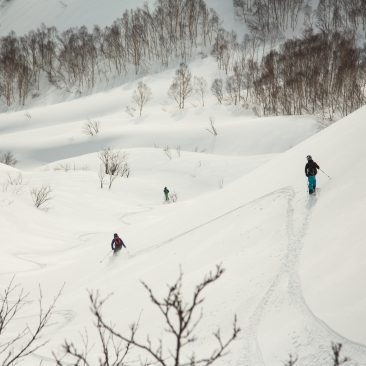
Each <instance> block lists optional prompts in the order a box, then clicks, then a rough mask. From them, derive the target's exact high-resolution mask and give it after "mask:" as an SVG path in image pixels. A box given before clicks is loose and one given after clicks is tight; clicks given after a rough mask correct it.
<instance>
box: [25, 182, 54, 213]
mask: <svg viewBox="0 0 366 366" xmlns="http://www.w3.org/2000/svg"><path fill="white" fill-rule="evenodd" d="M51 193H52V189H51V187H50V186H48V185H47V186H46V185H42V186H41V187H35V188H32V189H31V191H30V194H31V197H32V200H33V204H34V206H35V207H37V208H40V207H41V206H44V205H45V204H46V203H47V202H49V201H50V200H51V199H52V197H51ZM42 208H44V207H42Z"/></svg>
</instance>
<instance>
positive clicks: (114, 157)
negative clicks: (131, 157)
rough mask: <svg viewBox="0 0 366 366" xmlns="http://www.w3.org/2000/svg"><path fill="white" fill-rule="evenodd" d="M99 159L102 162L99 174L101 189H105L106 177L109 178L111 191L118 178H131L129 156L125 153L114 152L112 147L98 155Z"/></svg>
mask: <svg viewBox="0 0 366 366" xmlns="http://www.w3.org/2000/svg"><path fill="white" fill-rule="evenodd" d="M98 157H99V160H100V161H101V162H102V165H101V167H100V170H99V173H98V176H99V181H100V186H101V188H103V185H104V179H105V177H106V176H108V178H109V183H108V188H109V189H111V187H112V184H113V182H114V181H115V180H116V178H117V177H127V178H128V177H129V176H130V167H129V166H128V163H127V155H126V154H125V153H121V152H120V151H112V150H111V148H110V147H107V148H105V149H104V150H103V151H101V152H100V153H99V154H98Z"/></svg>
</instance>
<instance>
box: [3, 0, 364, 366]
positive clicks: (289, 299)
mask: <svg viewBox="0 0 366 366" xmlns="http://www.w3.org/2000/svg"><path fill="white" fill-rule="evenodd" d="M141 3H142V2H141ZM139 4H140V2H138V1H116V0H113V1H112V0H110V2H109V7H108V8H107V7H106V6H105V4H104V3H103V4H102V2H100V1H94V0H93V1H91V0H88V1H84V0H80V1H71V0H63V1H53V0H52V1H51V0H48V1H41V0H37V1H32V5H33V6H30V2H29V1H25V0H24V1H23V0H12V1H10V2H6V4H3V6H2V7H1V8H0V11H1V14H0V23H1V27H0V33H1V34H6V33H7V32H8V31H9V30H10V28H11V27H14V29H15V30H16V31H17V32H19V33H22V32H25V31H28V30H29V29H31V28H32V27H35V26H37V25H39V24H40V23H41V22H46V21H48V22H49V23H48V24H54V25H56V26H58V27H60V28H61V27H65V28H67V27H69V26H73V25H80V24H86V25H88V26H91V25H92V24H94V23H95V22H98V24H100V25H104V24H107V23H110V22H111V21H112V20H113V17H114V16H115V14H116V13H121V12H122V11H123V10H124V9H126V8H128V7H130V6H135V5H139ZM208 4H209V6H213V7H215V8H216V9H217V11H218V13H219V14H220V16H222V17H223V18H224V21H225V22H227V23H228V24H230V22H233V19H234V18H233V13H232V5H231V2H230V5H227V4H226V5H225V2H224V1H219V0H210V1H208ZM24 9H26V10H24ZM40 9H43V11H40ZM22 16H24V17H23V18H22ZM189 66H190V69H191V71H192V74H193V75H199V76H204V77H205V78H206V79H207V80H209V81H212V80H213V79H214V78H216V77H219V76H220V75H221V74H222V73H223V72H224V71H218V70H217V68H216V64H215V62H214V60H213V59H211V58H210V57H206V58H203V59H198V60H196V61H194V62H192V63H191V64H190V65H189ZM174 71H175V70H173V69H170V70H167V71H164V72H160V73H156V74H154V75H148V76H146V77H145V78H144V79H143V81H144V82H146V83H147V84H148V85H149V87H150V88H151V90H152V99H151V100H150V101H149V103H148V104H147V105H146V107H145V108H144V110H143V114H142V117H141V118H139V117H138V116H137V113H135V114H134V115H133V116H132V115H131V112H129V113H128V112H127V111H126V107H130V106H131V96H132V93H133V90H135V89H136V86H137V81H136V82H135V81H131V82H128V83H125V84H123V85H120V86H118V87H115V88H113V89H110V90H108V91H103V92H99V93H95V94H93V95H90V96H88V97H83V98H79V99H75V100H67V97H65V100H64V101H63V102H62V103H58V104H52V102H53V100H54V99H53V95H45V96H42V97H41V98H40V100H38V101H37V103H36V104H35V105H34V106H33V108H29V109H26V110H23V111H18V112H8V113H3V114H0V152H3V151H10V152H12V153H13V154H14V156H15V158H16V159H18V160H19V162H18V164H17V165H16V166H15V167H14V168H13V167H10V166H7V165H3V164H0V253H1V255H0V290H2V289H4V287H5V286H6V285H7V284H8V283H9V281H10V280H11V278H12V277H13V276H14V275H15V282H16V283H19V284H20V285H21V286H22V287H24V289H25V290H26V291H29V292H30V297H31V299H32V300H34V301H33V302H31V303H29V304H28V306H26V307H25V308H24V314H23V316H22V317H21V318H17V319H16V321H15V324H14V328H12V329H11V330H12V334H16V332H17V330H18V329H21V327H22V326H24V324H25V323H28V321H30V322H31V321H32V320H34V319H35V318H36V314H37V302H36V300H37V297H38V286H40V287H41V288H42V292H43V297H44V301H45V303H49V302H50V301H51V300H52V298H53V296H54V295H55V294H56V293H57V291H58V289H60V288H61V287H62V286H64V288H63V291H62V295H61V297H60V299H59V300H58V302H57V305H56V311H55V314H54V316H53V318H52V321H51V323H50V325H49V327H47V330H46V334H45V336H46V338H48V339H50V342H49V343H48V344H47V345H46V346H45V347H43V348H42V349H40V350H38V351H37V352H36V354H35V355H34V356H32V357H31V358H30V359H27V361H26V362H25V364H26V365H27V366H32V365H38V364H39V361H40V360H42V361H43V364H44V365H51V364H54V361H53V356H52V352H56V353H59V352H60V346H61V344H62V342H63V340H64V339H65V338H67V339H68V340H73V341H75V343H76V344H80V342H81V341H80V332H82V331H83V330H84V328H86V329H87V330H88V332H89V337H90V344H93V343H94V341H95V339H96V335H95V334H94V333H93V331H95V329H94V330H93V325H92V319H91V314H90V313H89V310H88V309H89V304H88V293H87V290H93V289H95V290H96V289H98V290H99V291H100V292H101V293H102V294H103V295H108V294H110V293H113V296H111V298H110V299H109V301H108V303H107V305H106V307H105V315H106V317H107V318H108V319H110V320H111V321H112V322H113V323H114V324H115V325H116V327H117V328H118V329H126V327H127V326H128V325H129V324H130V323H131V322H133V321H135V320H137V319H140V329H139V337H140V338H139V339H142V340H143V339H145V335H146V334H150V336H151V338H152V339H154V340H155V339H156V338H159V337H160V336H161V335H162V331H163V330H162V328H163V327H162V322H161V320H160V318H159V314H157V313H156V310H155V309H154V307H153V306H152V304H151V301H150V299H149V297H148V294H147V292H146V290H145V289H144V288H143V286H141V283H140V281H141V280H142V281H145V282H147V283H148V284H149V285H150V286H151V287H152V288H153V289H154V291H156V292H157V293H158V294H159V295H161V294H163V293H164V291H165V289H166V288H165V286H164V285H165V283H172V282H174V281H175V280H176V278H177V277H178V276H179V271H180V268H181V269H182V271H183V272H184V283H185V286H186V287H185V288H184V293H185V294H189V293H190V291H189V290H191V289H192V288H193V287H194V285H195V284H197V283H198V282H199V281H200V280H201V279H202V277H203V276H204V274H206V273H207V272H209V271H210V270H213V269H214V268H215V265H217V264H222V266H223V267H224V268H225V269H226V271H225V274H224V275H223V277H222V278H221V279H220V280H219V281H218V282H217V283H215V284H214V285H212V287H211V288H210V289H209V290H208V291H207V293H205V298H206V301H205V302H204V305H203V319H202V322H201V323H200V326H199V328H198V334H199V335H200V336H201V338H200V339H199V341H198V342H197V344H196V345H195V346H196V349H197V352H198V353H199V354H200V353H201V352H205V351H207V350H209V349H211V348H212V347H214V345H215V340H214V339H213V338H212V337H211V336H210V335H211V333H212V332H213V331H215V329H216V328H217V327H220V328H221V330H222V333H223V334H224V335H227V334H228V333H229V332H230V330H231V326H232V323H231V321H232V319H233V316H234V314H237V316H238V324H239V326H240V327H241V329H242V331H241V333H240V334H239V338H238V340H236V341H235V342H234V343H232V346H231V347H230V352H229V353H228V355H227V356H226V357H225V358H223V359H221V360H219V361H218V362H217V365H235V366H244V365H256V366H257V365H266V366H272V365H273V366H274V365H280V364H282V363H283V361H285V360H286V358H287V355H288V354H289V353H291V354H294V355H297V356H298V357H299V360H298V363H297V364H296V365H300V366H305V365H306V366H315V365H320V364H321V365H331V364H332V360H331V354H330V345H331V342H340V343H342V344H343V345H344V349H343V350H342V353H343V355H344V356H349V357H351V359H352V361H351V364H353V363H354V364H355V363H357V364H358V365H366V346H365V345H366V338H365V334H364V329H365V321H366V316H365V311H364V309H365V301H366V300H365V298H364V294H363V286H362V279H363V275H364V271H365V270H364V268H365V263H364V262H365V260H364V254H365V249H364V248H363V246H362V244H363V238H364V237H365V234H366V228H365V225H364V222H363V221H364V219H363V218H364V211H365V208H366V191H365V188H364V187H365V183H366V178H365V177H366V176H365V173H364V169H363V168H364V166H365V165H366V151H365V150H366V147H365V144H364V136H365V133H366V130H365V123H364V120H365V118H366V107H364V108H362V109H360V110H358V111H356V112H355V113H353V114H351V115H349V116H348V117H347V118H344V119H343V120H341V121H339V122H337V123H334V124H333V125H332V126H330V127H328V128H323V127H324V126H322V125H321V124H319V122H318V121H317V119H316V118H315V117H313V116H287V117H281V116H278V117H267V118H259V117H257V116H255V114H254V113H253V112H252V111H250V110H243V109H242V108H240V107H235V106H227V105H224V104H223V105H221V104H218V102H217V100H216V98H214V97H213V96H212V95H209V94H207V95H206V97H205V105H204V106H202V103H201V101H200V99H199V97H198V96H197V95H193V96H191V97H190V98H189V99H188V100H187V104H186V108H185V109H184V110H178V109H177V106H176V104H175V103H174V101H173V100H172V99H171V98H169V97H168V95H167V90H168V88H169V85H170V83H171V80H172V78H173V76H174ZM210 120H211V121H213V126H214V128H215V130H216V131H217V135H215V134H214V133H213V129H212V128H213V127H212V126H211V125H210ZM88 121H97V122H99V133H97V134H96V135H94V136H87V135H86V134H85V133H84V132H83V130H84V128H85V125H86V124H87V123H88ZM108 147H109V148H111V149H114V151H120V152H121V153H125V154H126V159H127V162H128V164H129V167H130V175H129V177H128V178H127V177H123V178H118V179H117V180H116V181H115V182H114V183H113V185H112V188H111V189H110V190H109V189H108V188H106V187H104V189H101V188H100V177H99V172H100V160H99V158H98V153H99V152H100V151H101V150H102V149H105V148H108ZM308 154H311V155H313V157H314V159H315V160H316V161H317V163H318V164H319V165H320V167H321V168H322V169H323V170H324V172H325V173H326V174H325V173H322V172H319V175H318V188H319V189H318V191H317V193H316V195H312V196H309V195H308V192H307V186H306V177H305V175H304V165H305V162H306V159H305V157H306V155H308ZM328 175H329V176H328ZM42 185H43V186H49V187H50V188H51V189H52V192H51V194H50V198H51V199H50V201H49V202H48V204H47V206H46V207H44V208H38V209H37V208H36V207H34V204H33V202H32V197H31V194H30V192H31V190H32V189H33V188H37V187H38V188H39V187H41V186H42ZM165 186H167V187H168V188H169V189H170V191H171V193H173V194H176V196H177V201H176V202H172V203H170V204H166V203H164V199H163V188H164V187H165ZM115 232H117V233H119V234H120V236H121V237H122V239H123V240H124V242H125V244H126V246H127V248H126V249H123V250H122V251H121V252H120V253H119V254H118V256H112V252H111V248H110V242H111V240H112V237H113V233H115ZM188 296H190V295H188ZM1 342H2V339H1V337H0V343H1ZM94 352H95V350H94Z"/></svg>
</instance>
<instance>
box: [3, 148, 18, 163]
mask: <svg viewBox="0 0 366 366" xmlns="http://www.w3.org/2000/svg"><path fill="white" fill-rule="evenodd" d="M0 163H3V164H6V165H10V166H15V165H16V164H17V163H18V160H17V159H16V158H15V156H14V154H13V153H12V152H11V151H7V152H3V153H1V154H0Z"/></svg>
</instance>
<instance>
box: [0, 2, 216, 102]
mask: <svg viewBox="0 0 366 366" xmlns="http://www.w3.org/2000/svg"><path fill="white" fill-rule="evenodd" d="M218 24H219V18H218V16H217V15H216V13H215V12H214V11H213V10H212V9H208V8H207V6H206V4H205V2H204V1H203V0H184V1H182V0H158V1H157V4H156V6H155V7H154V10H150V9H149V7H148V6H147V5H145V6H144V7H142V8H137V9H135V10H130V11H126V12H124V14H123V15H122V17H121V18H118V19H117V20H116V21H115V22H114V23H113V24H112V25H111V26H107V27H105V28H100V27H98V26H95V27H94V28H93V30H92V31H88V29H87V28H86V27H80V28H71V29H68V30H66V31H64V32H62V33H60V32H58V31H57V29H56V28H54V27H51V28H47V27H45V26H42V27H41V28H39V29H37V30H36V31H31V32H29V33H28V34H26V35H24V36H22V37H17V36H16V35H15V33H10V34H9V35H8V36H6V37H2V38H0V98H1V100H2V101H3V102H4V103H6V105H8V106H9V105H11V104H13V103H19V104H21V105H24V104H25V102H26V99H27V98H28V97H30V96H31V95H32V94H33V93H37V92H38V90H39V85H40V81H41V80H42V78H47V80H48V82H49V83H51V84H52V85H56V86H57V87H59V88H62V89H66V90H69V89H71V88H77V89H78V90H80V91H83V90H87V89H90V88H93V86H94V85H95V83H96V82H97V81H102V80H104V81H109V79H111V78H113V77H115V76H116V75H118V76H124V75H126V74H127V73H129V72H135V73H136V74H139V73H143V72H147V71H148V70H149V68H150V66H151V65H153V64H160V65H161V66H163V67H166V66H168V65H169V63H170V62H171V61H172V60H176V59H178V60H180V61H182V62H186V61H187V60H189V59H190V58H191V56H192V55H193V53H194V52H196V51H197V52H198V51H199V50H200V48H201V47H202V48H206V47H207V46H210V45H211V44H212V42H213V40H214V39H215V37H216V33H217V31H218Z"/></svg>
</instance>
